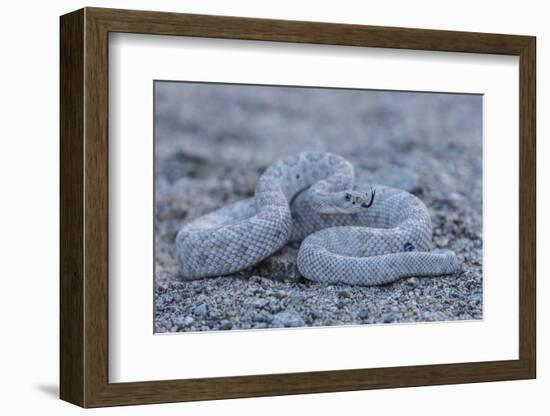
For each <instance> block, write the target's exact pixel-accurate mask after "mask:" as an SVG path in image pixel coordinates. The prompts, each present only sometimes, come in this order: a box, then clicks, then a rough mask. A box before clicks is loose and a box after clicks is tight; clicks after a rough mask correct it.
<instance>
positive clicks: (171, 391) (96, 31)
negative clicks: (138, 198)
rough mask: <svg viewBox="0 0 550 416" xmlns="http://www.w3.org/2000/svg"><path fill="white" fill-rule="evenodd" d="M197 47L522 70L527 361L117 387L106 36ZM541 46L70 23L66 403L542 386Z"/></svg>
mask: <svg viewBox="0 0 550 416" xmlns="http://www.w3.org/2000/svg"><path fill="white" fill-rule="evenodd" d="M109 32H125V33H143V34H151V35H175V36H195V37H209V38H225V39H247V40H256V41H277V42H299V43H315V44H331V45H347V46H356V47H364V46H368V47H383V48H399V49H418V50H433V51H449V52H469V53H485V54H505V55H517V56H519V58H520V106H519V112H520V142H519V152H520V189H519V193H520V253H519V254H520V269H519V271H518V272H519V296H520V299H519V301H520V316H519V334H520V343H519V359H518V360H510V361H492V362H474V363H459V364H444V365H427V366H408V367H392V368H373V369H353V370H344V369H343V370H339V371H327V372H309V373H291V374H266V375H254V376H240V377H221V378H205V379H187V380H169V381H147V382H139V383H109V380H108V361H109V354H108V352H109V351H108V307H109V302H108V295H109V293H108V283H109V277H108V220H109V217H108V140H109V138H108V33H109ZM535 50H536V48H535V38H533V37H529V36H516V35H500V34H487V33H470V32H451V31H435V30H422V29H406V28H388V27H377V26H361V25H343V24H326V23H316V22H295V21H284V20H268V19H250V18H239V17H224V16H205V15H189V14H176V13H159V12H145V11H129V10H113V9H97V8H87V9H83V10H79V11H76V12H73V13H71V14H68V15H65V16H63V17H62V18H61V313H60V318H61V397H62V398H63V399H64V400H67V401H69V402H71V403H75V404H78V405H80V406H83V407H98V406H114V405H128V404H143V403H161V402H176V401H190V400H209V399H223V398H235V397H257V396H268V395H285V394H304V393H320V392H334V391H348V390H362V389H376V388H390V387H391V388H397V387H410V386H421V385H436V384H452V383H473V382H485V381H498V380H516V379H527V378H533V377H535V374H536V360H535V357H536V333H535V322H536V321H535V310H536V307H535V292H536V289H535V248H536V235H535V230H536V211H535V202H536V195H535V159H536V158H535V106H536V98H535V53H536V52H535Z"/></svg>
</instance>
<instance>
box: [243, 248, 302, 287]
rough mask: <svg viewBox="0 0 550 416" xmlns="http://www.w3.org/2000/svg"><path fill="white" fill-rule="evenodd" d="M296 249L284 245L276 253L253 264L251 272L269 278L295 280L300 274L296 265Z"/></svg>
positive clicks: (298, 278)
mask: <svg viewBox="0 0 550 416" xmlns="http://www.w3.org/2000/svg"><path fill="white" fill-rule="evenodd" d="M297 253H298V250H296V249H295V248H292V247H289V246H285V247H283V248H282V249H281V250H279V251H278V252H277V253H275V254H273V255H272V256H270V257H268V258H267V259H265V260H264V261H262V262H261V263H259V264H258V265H256V266H254V268H253V269H252V270H251V273H253V274H255V275H258V276H264V277H268V278H271V279H278V280H286V281H291V282H297V281H298V280H300V277H301V274H300V272H299V271H298V267H297V265H296V256H297Z"/></svg>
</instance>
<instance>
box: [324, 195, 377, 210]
mask: <svg viewBox="0 0 550 416" xmlns="http://www.w3.org/2000/svg"><path fill="white" fill-rule="evenodd" d="M375 193H376V190H375V189H371V192H360V191H355V190H349V191H341V192H335V193H334V194H332V195H331V197H330V198H327V199H326V200H325V201H324V204H323V205H322V207H320V209H319V211H320V212H321V213H322V214H356V213H359V212H362V211H364V210H365V209H367V208H370V207H371V206H372V204H373V203H374V195H375Z"/></svg>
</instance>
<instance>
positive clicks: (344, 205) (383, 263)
mask: <svg viewBox="0 0 550 416" xmlns="http://www.w3.org/2000/svg"><path fill="white" fill-rule="evenodd" d="M289 243H301V244H300V247H299V250H298V254H297V268H298V271H299V272H300V274H301V275H302V276H303V277H305V278H306V279H308V280H311V281H313V282H319V283H329V284H350V285H364V286H372V285H383V284H387V283H391V282H394V281H397V280H399V279H401V278H404V277H413V276H421V277H428V276H443V275H449V274H453V273H456V272H457V271H458V270H459V267H460V265H459V262H458V259H457V256H456V254H455V253H454V252H453V251H451V250H449V249H434V248H433V247H432V222H431V217H430V213H429V211H428V209H427V207H426V205H425V204H424V203H423V202H422V201H421V200H420V199H419V198H418V197H416V196H415V195H413V194H411V193H409V192H407V191H404V190H401V189H397V188H393V187H388V186H383V185H377V184H367V183H355V174H354V168H353V166H352V164H351V163H350V162H349V161H348V160H346V159H345V158H344V157H342V156H340V155H337V154H335V153H329V152H312V151H310V152H301V153H298V154H293V155H291V156H288V157H285V158H283V159H280V160H278V161H276V162H275V163H273V164H272V165H271V166H269V167H268V168H267V169H266V170H265V171H264V172H263V173H262V174H261V175H260V177H259V179H258V181H257V183H256V186H255V190H254V196H253V197H251V198H248V199H244V200H241V201H237V202H234V203H231V204H229V205H226V206H224V207H221V208H218V209H216V210H214V211H212V212H210V213H207V214H205V215H202V216H200V217H198V218H196V219H194V220H191V221H190V222H188V223H186V224H184V225H183V226H182V227H181V228H180V230H179V231H178V233H177V235H176V238H175V252H176V255H177V257H178V261H179V265H180V274H181V276H182V277H183V278H184V279H187V280H193V279H199V278H205V277H213V276H224V275H231V274H234V273H237V272H239V271H242V270H245V269H247V268H249V267H251V266H253V265H255V264H257V263H259V262H261V261H262V260H264V259H265V258H267V257H269V256H271V255H272V254H274V253H276V252H277V251H278V250H280V249H281V248H282V247H283V246H285V245H286V244H289Z"/></svg>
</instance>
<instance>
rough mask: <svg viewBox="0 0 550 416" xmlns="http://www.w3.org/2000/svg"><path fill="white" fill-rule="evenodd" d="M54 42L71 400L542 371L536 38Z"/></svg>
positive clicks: (172, 16) (113, 24)
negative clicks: (57, 67)
mask: <svg viewBox="0 0 550 416" xmlns="http://www.w3.org/2000/svg"><path fill="white" fill-rule="evenodd" d="M60 29H61V50H60V53H61V128H60V131H61V172H60V181H61V272H60V275H61V276H60V291H61V293H60V295H61V304H60V324H61V333H60V341H61V347H60V359H61V364H60V372H61V385H60V395H61V398H62V399H63V400H66V401H69V402H71V403H74V404H77V405H80V406H82V407H101V406H115V405H128V404H146V403H163V402H177V401H190V400H211V399H224V398H236V397H257V396H269V395H287V394H303V393H319V392H336V391H350V390H363V389H377V388H397V387H411V386H422V385H436V384H455V383H473V382H486V381H499V380H517V379H529V378H535V376H536V334H535V310H536V308H535V298H536V296H535V295H536V289H535V281H536V276H535V248H536V234H535V233H536V231H535V230H536V228H535V222H536V212H535V205H536V204H535V202H536V194H535V183H536V178H535V160H536V150H535V109H536V97H535V51H536V46H535V38H534V37H531V36H519V35H501V34H487V33H468V32H452V31H436V30H422V29H405V28H393V27H377V26H362V25H346V24H332V23H316V22H298V21H286V20H268V19H252V18H241V17H227V16H207V15H190V14H176V13H164V12H163V13H160V12H148V11H130V10H114V9H99V8H85V9H81V10H78V11H75V12H72V13H70V14H67V15H64V16H62V17H61V21H60Z"/></svg>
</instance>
